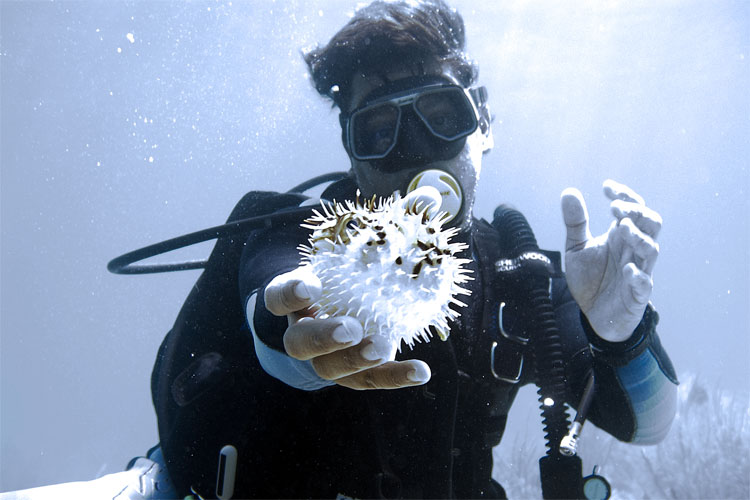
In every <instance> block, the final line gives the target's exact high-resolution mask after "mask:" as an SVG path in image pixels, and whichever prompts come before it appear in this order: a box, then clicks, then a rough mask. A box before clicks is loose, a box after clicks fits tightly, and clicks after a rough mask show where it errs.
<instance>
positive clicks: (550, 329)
mask: <svg viewBox="0 0 750 500" xmlns="http://www.w3.org/2000/svg"><path fill="white" fill-rule="evenodd" d="M492 225H493V226H494V227H495V229H497V231H498V232H499V233H500V235H501V241H502V242H503V243H502V245H503V246H505V247H506V248H502V249H501V250H502V252H503V255H509V256H511V258H510V259H506V260H503V261H499V262H498V263H497V264H496V269H498V271H500V272H505V273H508V274H513V275H518V278H517V279H516V280H514V285H516V286H517V287H518V289H519V290H521V291H522V293H523V294H524V296H525V299H526V300H528V301H529V304H530V305H531V309H532V313H533V316H532V318H533V319H532V321H531V325H532V326H531V332H530V338H531V347H532V355H533V358H534V375H535V380H536V384H537V386H538V388H539V389H538V390H537V394H538V395H539V403H540V409H541V414H542V424H543V426H544V437H545V440H546V443H545V445H546V448H547V454H546V455H545V456H544V457H542V458H541V459H540V460H539V469H540V475H541V479H542V495H543V496H544V498H581V497H582V494H583V491H582V488H583V485H582V472H581V469H582V465H581V460H580V458H579V457H578V456H564V455H562V454H561V453H560V450H559V446H560V441H561V440H562V438H563V437H564V436H565V435H566V434H567V431H568V427H569V426H570V421H569V415H568V411H567V409H566V407H565V397H566V385H565V367H564V364H563V350H562V342H561V340H560V333H559V330H558V328H557V323H556V319H555V310H554V308H553V306H552V300H551V299H550V294H549V290H550V279H551V276H552V274H553V272H554V269H553V266H552V263H551V261H550V260H549V258H547V257H546V256H545V255H544V254H543V253H541V252H540V250H539V246H538V244H537V242H536V237H535V236H534V233H533V231H532V230H531V227H530V226H529V223H528V221H527V220H526V218H525V217H524V216H523V214H521V212H519V211H518V210H516V209H514V208H512V207H510V206H507V205H500V206H499V207H498V208H497V209H496V210H495V213H494V220H493V222H492Z"/></svg>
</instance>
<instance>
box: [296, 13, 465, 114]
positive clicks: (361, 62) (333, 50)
mask: <svg viewBox="0 0 750 500" xmlns="http://www.w3.org/2000/svg"><path fill="white" fill-rule="evenodd" d="M465 45H466V39H465V32H464V21H463V18H462V17H461V15H460V14H459V13H458V11H456V10H455V9H452V8H451V7H449V6H448V5H447V4H446V3H445V2H444V1H443V0H416V1H415V0H396V1H388V0H376V1H374V2H373V3H371V4H370V5H368V6H366V7H363V8H361V9H359V10H357V11H356V12H355V14H354V17H352V19H351V20H350V21H349V22H348V23H347V24H346V25H345V26H344V27H343V28H341V30H339V31H338V33H336V34H335V35H334V36H333V38H331V40H330V41H329V42H328V44H327V45H325V46H323V47H321V46H318V47H316V48H314V49H312V50H307V51H303V57H304V59H305V62H306V63H307V66H308V68H309V71H310V75H311V76H312V82H313V85H314V86H315V89H316V90H317V91H318V92H319V93H320V94H321V95H323V96H326V97H329V98H331V99H333V101H334V103H335V104H336V105H337V106H338V107H339V108H342V106H344V105H346V103H348V101H349V98H350V92H351V85H350V84H351V80H352V76H353V75H355V74H356V72H361V73H362V74H364V75H367V76H369V75H373V74H374V75H378V74H381V75H382V74H386V73H387V72H388V71H389V70H390V69H393V68H394V66H395V65H396V64H397V65H398V67H407V68H409V67H411V68H414V69H415V70H416V71H420V72H421V68H422V67H423V66H424V64H425V63H426V62H428V61H437V62H439V63H443V64H447V65H448V67H450V68H451V70H452V72H453V74H454V75H455V76H456V77H457V78H458V81H459V83H461V85H463V86H464V87H469V86H471V84H473V83H474V81H475V80H476V78H477V76H478V73H479V70H478V67H477V65H476V63H475V62H474V61H472V60H471V59H469V58H468V56H467V55H466V53H465V51H464V47H465ZM394 61H395V63H394Z"/></svg>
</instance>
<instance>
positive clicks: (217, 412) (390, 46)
mask: <svg viewBox="0 0 750 500" xmlns="http://www.w3.org/2000/svg"><path fill="white" fill-rule="evenodd" d="M464 47H465V33H464V24H463V19H462V18H461V16H460V14H459V13H458V12H457V11H455V10H453V9H452V8H450V7H449V6H448V5H446V4H445V3H444V2H443V1H442V0H423V1H407V0H403V1H393V2H391V1H380V0H378V1H375V2H374V3H372V4H370V5H369V6H366V7H363V8H360V9H359V10H358V11H356V13H355V14H354V16H353V17H352V18H351V20H350V21H349V22H348V23H347V24H346V25H345V26H344V27H343V28H342V29H341V30H340V31H338V32H337V33H336V34H335V35H334V36H333V37H332V39H331V40H330V41H329V42H328V44H326V45H324V46H319V47H317V48H315V49H313V50H310V51H308V52H306V53H305V54H304V59H305V62H306V63H307V65H308V67H309V71H310V75H311V77H312V82H313V84H314V86H315V88H316V90H317V91H318V92H319V93H320V94H321V95H322V96H324V97H325V98H328V99H331V100H332V101H333V104H334V105H335V106H336V107H337V108H338V109H339V110H340V124H341V138H342V142H343V146H344V148H345V150H346V152H347V153H348V155H349V158H350V160H351V168H350V170H349V171H348V173H347V174H346V175H345V176H343V177H342V178H340V179H339V180H337V181H335V182H333V183H332V184H331V185H330V186H328V187H327V189H326V190H325V191H324V192H323V194H322V196H321V198H322V199H325V200H338V201H342V200H353V199H355V197H356V196H357V193H358V192H360V193H361V196H362V197H363V198H365V199H369V198H371V197H373V196H382V197H387V196H390V195H392V194H393V193H394V192H396V191H398V192H399V193H401V194H406V193H410V192H411V193H412V196H414V197H415V198H418V197H420V196H423V197H424V196H427V195H425V194H424V193H425V192H426V191H424V190H422V191H420V188H422V187H424V186H432V187H434V188H437V190H438V192H439V193H440V199H433V200H432V203H434V204H437V205H439V206H440V209H441V210H442V211H444V212H446V213H448V214H449V217H450V221H449V222H448V223H447V225H449V226H452V227H455V228H457V229H458V230H459V232H458V235H457V236H456V240H458V241H460V242H462V243H464V244H465V245H466V246H467V249H466V250H465V251H464V252H463V256H464V257H466V258H470V260H471V263H470V264H469V265H468V266H469V268H470V269H471V271H472V277H473V280H472V281H470V282H469V283H467V285H466V286H467V288H469V289H470V291H471V295H470V297H468V298H466V299H465V301H466V302H467V307H465V308H463V309H462V311H461V315H460V317H458V318H457V319H455V320H453V321H451V323H450V336H449V338H448V339H447V340H446V341H444V342H441V341H437V340H435V341H433V342H430V343H419V344H416V346H415V347H414V348H413V349H411V350H410V349H403V350H402V351H401V352H400V353H399V354H398V355H397V357H396V359H395V360H390V359H389V350H390V346H388V345H386V344H384V343H383V342H381V341H379V340H378V339H377V338H373V337H364V334H363V328H362V325H361V324H360V323H359V322H358V321H356V320H354V319H353V318H350V317H328V318H315V317H313V311H312V310H311V309H310V307H311V305H312V304H313V303H314V302H315V301H316V299H317V298H318V297H319V296H320V294H321V288H322V285H321V282H320V279H319V277H318V276H316V275H315V274H314V273H312V272H311V271H310V267H309V266H304V265H301V261H300V253H299V250H298V247H299V245H301V244H305V243H306V242H307V238H308V236H309V234H308V233H309V232H308V231H307V230H305V229H304V228H301V227H300V223H301V222H303V221H304V220H305V218H306V217H307V216H309V211H307V212H305V214H307V215H305V214H303V213H302V212H301V211H300V210H299V206H300V204H301V203H303V202H304V201H305V200H306V197H305V196H302V195H300V194H299V193H296V192H288V193H282V194H280V193H269V192H251V193H248V195H246V196H245V197H244V198H243V199H242V200H241V201H240V202H239V203H238V205H237V206H236V208H235V209H234V211H233V212H232V214H231V215H230V217H229V224H230V225H231V224H232V223H234V222H237V221H241V220H243V219H247V218H257V217H261V218H262V217H266V216H267V217H268V219H267V220H268V224H266V225H265V226H263V227H260V228H257V227H256V228H255V229H253V230H251V231H245V232H244V233H243V232H238V233H235V234H232V235H225V236H223V237H221V238H219V240H218V241H217V244H216V246H215V248H214V250H213V252H212V254H211V255H210V257H209V259H208V261H207V262H206V263H205V266H204V267H205V270H204V271H203V273H202V275H201V276H200V278H199V279H198V281H197V283H196V285H195V286H194V287H193V289H192V291H191V293H190V295H189V297H188V298H187V300H186V302H185V304H184V306H183V307H182V309H181V311H180V313H179V315H178V317H177V319H176V321H175V324H174V327H173V328H172V329H171V330H170V332H169V333H168V334H167V336H166V338H165V339H164V341H163V343H162V345H161V347H160V349H159V352H158V354H157V359H156V363H155V366H154V370H153V374H152V396H153V402H154V406H155V410H156V414H157V417H158V427H159V437H160V446H159V447H158V448H156V449H155V450H153V453H150V454H149V458H150V459H151V460H152V461H153V463H155V464H158V465H160V466H161V468H160V469H159V470H160V471H161V473H162V474H163V473H164V467H166V471H167V472H168V476H169V479H171V482H172V485H170V486H169V487H170V489H166V488H167V486H166V479H164V480H163V481H164V483H163V485H162V488H161V489H162V494H163V495H167V493H166V492H169V494H174V493H176V494H178V495H179V496H180V497H186V496H191V495H193V496H198V497H202V498H210V497H219V498H251V497H252V498H256V497H257V498H281V497H285V498H303V497H304V498H308V497H309V498H334V497H336V498H378V497H381V498H382V497H389V498H390V497H393V498H506V493H505V491H504V490H503V488H502V486H501V485H500V484H499V483H498V482H496V481H495V480H494V479H493V478H492V468H493V456H492V448H493V447H495V446H496V445H498V444H499V443H500V440H501V438H502V436H503V432H504V428H505V423H506V419H507V415H508V412H509V411H510V407H511V405H512V403H513V400H514V398H515V396H516V394H517V392H518V390H519V388H520V387H522V386H524V385H526V384H536V385H538V386H539V394H540V403H541V409H542V414H543V420H544V426H545V433H546V438H547V441H548V443H547V447H548V453H547V455H546V456H545V457H543V458H542V459H541V460H540V471H541V478H542V485H543V494H544V496H545V497H546V498H581V497H583V496H584V488H585V485H584V479H583V478H582V477H581V472H580V459H578V457H577V456H576V450H575V439H576V438H577V436H578V434H579V433H580V429H581V425H582V424H583V422H584V420H586V419H588V420H591V421H592V422H593V423H594V424H595V425H597V426H598V427H600V428H602V429H604V430H605V431H607V432H608V433H610V434H612V435H613V436H615V437H617V438H618V439H620V440H623V441H627V442H632V443H636V444H653V443H657V442H659V441H660V440H661V439H662V438H663V437H664V436H665V435H666V434H667V432H668V430H669V428H670V425H671V422H672V419H673V417H674V412H675V398H676V384H677V380H676V377H675V372H674V369H673V367H672V365H671V362H670V360H669V358H668V356H667V354H666V352H665V351H664V349H663V348H662V346H661V343H660V341H659V337H658V335H657V333H656V325H657V322H658V315H657V313H656V311H655V310H654V309H653V307H652V306H651V304H650V303H649V297H650V293H651V290H652V286H653V282H652V278H651V274H652V271H653V268H654V264H655V261H656V259H657V255H658V245H657V244H656V242H655V240H656V237H657V235H658V233H659V230H660V227H661V218H660V216H659V214H658V213H656V212H655V211H654V210H652V209H651V208H649V207H648V206H646V204H645V203H644V200H643V199H642V198H641V196H639V195H638V194H637V193H636V192H635V191H633V190H632V189H630V188H629V187H627V186H625V185H623V184H619V183H616V182H614V181H606V182H605V184H604V192H605V194H606V196H608V197H609V199H610V200H611V210H612V213H613V215H614V221H613V223H612V225H611V227H610V228H609V230H608V231H607V232H606V233H604V234H602V235H600V236H598V237H593V236H592V234H591V233H590V231H589V225H588V213H587V209H586V205H585V203H584V200H583V197H582V195H581V194H580V192H578V191H577V190H576V189H567V190H566V191H564V192H563V195H562V201H561V204H562V212H563V219H564V223H565V225H566V227H567V239H566V243H565V268H566V272H565V274H563V273H562V270H561V258H560V254H559V253H557V252H550V251H544V250H540V249H539V248H538V246H536V241H535V239H534V237H533V232H532V231H531V229H530V228H529V227H528V224H527V223H526V220H525V219H524V218H523V216H522V215H521V214H520V213H519V212H517V211H515V210H514V209H512V208H510V207H507V206H504V205H501V206H500V207H498V209H497V210H496V211H495V214H494V219H493V221H492V222H487V221H485V220H482V219H478V218H476V217H474V215H473V205H474V198H475V192H476V186H477V182H478V179H479V174H480V171H481V165H482V161H483V157H484V155H485V154H487V153H488V152H489V151H490V149H491V148H492V145H493V139H492V128H491V115H490V111H489V106H488V93H487V91H486V90H485V89H484V87H481V86H477V85H476V80H477V76H478V69H477V67H476V65H475V63H474V62H473V61H471V60H470V59H469V58H468V56H467V55H466V53H465V51H464ZM427 197H428V198H429V196H427ZM290 210H291V211H290ZM294 210H296V211H294ZM279 213H281V214H286V215H285V216H284V217H283V218H282V217H276V214H279ZM289 214H292V215H289ZM564 403H567V404H569V405H570V406H573V407H575V408H577V411H578V415H577V416H576V419H575V421H574V422H573V423H572V424H571V423H570V422H569V421H568V416H567V413H566V412H565V408H564V407H565V405H564ZM172 487H173V488H174V489H171V488H172ZM157 489H159V488H157ZM157 493H158V492H157ZM157 493H153V494H152V496H151V498H157V497H159V496H158V494H157Z"/></svg>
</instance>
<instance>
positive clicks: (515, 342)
mask: <svg viewBox="0 0 750 500" xmlns="http://www.w3.org/2000/svg"><path fill="white" fill-rule="evenodd" d="M504 308H505V302H501V303H500V307H499V310H498V318H497V322H498V327H499V329H500V335H502V336H503V338H504V339H505V340H506V341H505V342H503V347H502V349H501V350H500V351H498V349H497V348H498V343H497V342H492V349H490V371H491V372H492V376H493V377H495V378H496V379H498V380H502V381H503V382H507V383H509V384H517V383H518V382H520V381H521V374H522V373H523V362H524V353H523V348H524V346H525V345H526V344H528V343H529V339H528V338H527V337H521V336H518V335H513V334H510V333H508V332H507V331H506V330H505V328H504V326H503V309H504ZM498 358H500V360H499V361H500V362H498ZM516 367H517V368H516ZM514 368H515V369H514Z"/></svg>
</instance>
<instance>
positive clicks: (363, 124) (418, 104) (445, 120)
mask: <svg viewBox="0 0 750 500" xmlns="http://www.w3.org/2000/svg"><path fill="white" fill-rule="evenodd" d="M483 99H486V90H485V89H484V87H477V88H473V89H466V88H463V87H461V86H459V85H455V84H453V83H448V82H439V83H431V84H428V85H423V86H420V87H416V88H413V87H412V88H410V89H407V90H403V91H401V92H396V93H392V94H388V95H385V96H382V97H378V98H375V99H373V100H370V101H366V102H365V103H364V104H363V105H362V106H360V107H358V108H357V109H355V110H354V111H352V112H351V113H348V114H346V115H344V114H342V116H341V118H340V119H341V126H342V127H343V131H344V141H345V143H346V145H347V149H348V151H349V154H350V155H351V156H352V157H353V158H355V159H357V160H360V161H368V160H377V159H382V158H385V157H386V156H388V155H389V154H390V153H391V151H393V149H394V147H395V146H396V143H397V142H398V137H399V130H400V128H401V126H402V123H403V116H404V112H409V113H413V114H414V115H415V116H416V117H418V119H419V120H421V122H422V123H423V124H424V126H425V128H426V129H427V130H428V131H429V133H430V134H431V135H432V136H434V137H436V138H438V139H442V140H443V141H448V142H451V141H456V140H458V139H462V138H464V137H467V136H468V135H470V134H472V133H473V132H474V131H475V130H476V129H477V127H478V125H479V111H478V109H477V103H481V102H483Z"/></svg>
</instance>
